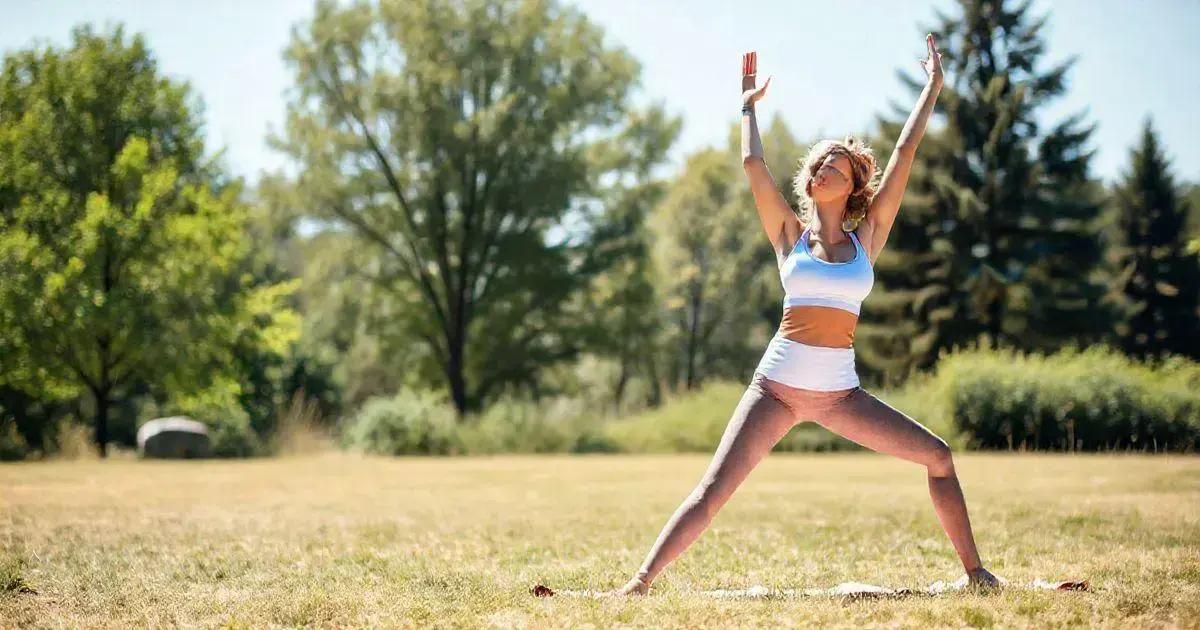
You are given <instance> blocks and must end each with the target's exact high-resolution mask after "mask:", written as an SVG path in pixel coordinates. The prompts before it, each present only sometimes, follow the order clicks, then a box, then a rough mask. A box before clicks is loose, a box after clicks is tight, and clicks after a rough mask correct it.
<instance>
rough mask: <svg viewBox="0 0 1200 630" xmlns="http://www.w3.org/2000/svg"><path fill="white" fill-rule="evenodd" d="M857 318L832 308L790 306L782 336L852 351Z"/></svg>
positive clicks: (781, 327)
mask: <svg viewBox="0 0 1200 630" xmlns="http://www.w3.org/2000/svg"><path fill="white" fill-rule="evenodd" d="M857 324H858V316H857V315H855V314H854V313H851V312H850V311H847V310H845V309H841V308H836V307H832V306H815V305H807V304H806V305H802V306H789V307H787V308H785V309H784V311H783V321H782V322H781V323H780V324H779V332H780V334H781V335H783V337H785V338H787V339H791V340H792V341H796V342H799V343H803V344H807V345H810V346H823V347H826V348H850V347H852V346H853V344H854V328H855V326H856V325H857Z"/></svg>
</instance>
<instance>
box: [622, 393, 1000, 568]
mask: <svg viewBox="0 0 1200 630" xmlns="http://www.w3.org/2000/svg"><path fill="white" fill-rule="evenodd" d="M804 421H815V422H816V423H818V424H820V425H821V426H823V427H825V428H827V429H829V430H830V431H832V432H834V433H837V434H838V435H841V436H843V437H845V438H847V439H849V440H852V441H854V442H857V443H858V444H861V445H863V446H865V447H867V448H870V449H872V450H876V451H880V452H884V453H888V454H891V455H895V456H897V457H901V458H903V459H907V460H909V461H913V462H917V463H920V464H924V465H925V466H927V467H928V469H929V487H930V493H931V495H932V497H933V501H934V505H935V507H936V508H937V510H938V516H939V519H940V520H941V522H942V525H943V527H944V528H945V529H946V531H947V533H948V534H949V535H950V537H951V539H952V541H953V542H954V544H955V548H956V550H958V552H959V554H960V556H962V557H963V559H964V565H968V566H969V565H972V564H978V555H977V554H976V553H975V545H974V541H973V539H972V538H971V534H970V524H969V522H968V521H967V515H966V506H965V504H964V502H963V499H962V490H961V488H959V485H958V479H957V477H956V476H955V474H954V464H953V461H952V459H951V454H950V447H949V446H947V445H946V442H945V441H943V440H942V439H941V438H939V437H938V436H936V435H934V433H933V432H931V431H930V430H929V429H927V428H925V427H924V426H923V425H921V424H920V423H919V422H917V421H916V420H913V419H912V418H910V417H908V416H907V415H905V414H904V413H902V412H900V411H898V410H896V409H895V408H893V407H891V406H890V405H888V404H887V403H885V402H883V401H882V400H880V399H878V398H876V397H875V396H874V395H873V394H871V393H869V392H867V391H866V390H865V389H863V388H862V387H854V388H851V389H842V390H836V391H816V390H807V389H798V388H795V387H791V386H788V385H784V384H783V383H779V382H777V381H773V380H771V379H768V378H766V377H765V376H763V375H762V374H761V373H759V372H755V373H754V377H753V378H752V379H751V381H750V384H749V386H748V387H747V388H746V392H745V394H743V395H742V399H741V401H740V402H739V403H738V405H737V408H736V409H734V411H733V417H732V418H730V420H729V425H728V426H727V427H726V428H725V433H724V434H723V435H722V436H721V442H720V444H719V445H718V446H717V450H716V452H715V453H714V454H713V458H712V462H711V463H710V464H709V466H708V469H707V470H706V471H705V473H704V476H703V477H702V478H701V479H700V483H699V484H698V485H697V486H696V489H695V490H693V491H692V493H691V494H690V495H688V497H687V498H686V499H685V500H684V501H683V504H682V505H680V506H679V508H678V509H677V510H676V511H675V513H674V514H673V515H672V516H671V518H670V520H668V521H667V524H666V526H665V527H663V530H662V533H660V534H659V536H658V540H657V541H655V543H654V546H653V547H652V548H651V549H650V553H649V554H648V555H647V556H646V559H645V561H644V562H643V563H642V566H641V569H640V570H639V571H638V573H637V577H638V578H640V579H641V580H642V581H643V582H645V583H646V584H650V583H651V582H652V581H653V580H654V578H655V577H657V576H658V574H659V573H660V572H661V571H662V570H663V569H664V568H665V567H666V566H667V565H668V564H670V563H671V561H672V560H674V559H675V558H676V557H678V556H679V554H681V553H683V551H684V550H685V549H687V548H688V547H689V546H690V545H691V544H692V543H693V542H694V541H695V540H696V539H697V538H699V536H700V534H701V533H702V532H703V531H704V530H705V529H706V528H707V527H708V525H709V523H711V522H712V520H713V517H714V516H715V515H716V514H717V511H718V510H720V509H721V507H722V506H723V505H725V502H726V501H728V500H729V497H730V496H732V495H733V492H734V490H736V489H737V487H738V486H739V485H740V484H741V483H742V481H743V480H744V479H745V478H746V476H747V475H749V474H750V471H751V470H753V469H754V467H755V466H756V465H757V464H758V462H759V461H761V460H762V458H763V457H765V456H766V455H767V453H769V452H770V451H771V449H772V447H774V446H775V444H776V443H777V442H779V440H780V439H782V438H783V436H784V435H786V434H787V432H788V431H789V430H790V429H791V428H792V427H793V426H795V425H796V424H797V423H799V422H804Z"/></svg>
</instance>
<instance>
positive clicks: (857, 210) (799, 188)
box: [610, 35, 1006, 595]
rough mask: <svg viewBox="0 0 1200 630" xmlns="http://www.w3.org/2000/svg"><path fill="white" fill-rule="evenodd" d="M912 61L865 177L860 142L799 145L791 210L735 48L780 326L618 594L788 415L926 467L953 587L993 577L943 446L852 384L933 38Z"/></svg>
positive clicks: (746, 141)
mask: <svg viewBox="0 0 1200 630" xmlns="http://www.w3.org/2000/svg"><path fill="white" fill-rule="evenodd" d="M926 45H927V46H928V49H929V54H928V57H927V58H926V59H924V60H923V61H922V65H923V67H924V68H925V71H926V73H927V74H928V81H927V82H926V85H925V89H924V90H923V91H922V92H921V97H920V99H919V100H918V101H917V105H916V108H914V109H913V112H912V114H911V115H910V116H909V117H908V121H907V122H906V123H905V125H904V131H903V132H901V134H900V138H899V140H898V141H897V144H896V149H895V151H893V152H892V156H891V159H890V160H889V161H888V165H887V169H886V170H885V171H884V173H883V177H882V179H881V180H880V181H879V182H878V187H877V186H876V182H875V179H876V177H875V176H876V174H877V173H876V166H875V158H874V155H873V154H872V152H871V149H869V148H867V147H866V146H865V145H864V144H863V143H862V142H861V141H859V140H857V139H855V138H853V137H849V138H847V139H846V140H845V141H844V142H836V141H828V140H827V141H823V142H819V143H817V144H816V145H815V146H813V147H812V149H811V150H810V151H809V153H808V156H807V157H806V158H805V159H804V162H803V164H802V165H801V167H800V170H799V172H798V173H796V176H795V179H794V186H795V191H796V195H797V197H798V199H799V205H800V211H799V216H797V214H796V213H794V212H793V211H792V209H791V207H790V206H788V204H787V201H785V200H784V198H783V195H781V194H780V193H779V190H778V188H777V187H776V186H775V180H774V179H773V178H772V177H771V173H770V171H769V170H767V165H766V162H764V161H763V148H762V141H761V139H760V138H759V134H758V124H757V121H756V120H755V116H754V104H755V103H756V102H757V101H758V100H760V99H761V98H763V96H764V95H765V94H766V91H767V86H768V85H770V83H771V80H770V78H768V79H767V81H766V82H765V83H764V84H763V85H762V87H756V86H755V74H756V69H757V65H758V59H757V55H756V53H753V52H750V53H746V54H745V55H743V57H742V164H743V166H744V168H745V171H746V176H747V177H748V178H749V180H750V189H751V191H752V192H753V194H754V203H755V205H756V206H757V209H758V216H759V219H761V220H762V226H763V229H764V230H765V231H766V234H767V238H768V239H770V241H771V245H772V247H774V249H775V257H776V259H777V263H778V265H779V274H780V279H781V281H782V282H783V289H784V313H783V322H782V323H781V324H780V327H779V331H778V332H777V333H776V334H775V336H774V338H773V339H772V340H771V342H770V344H769V345H768V346H767V349H766V352H765V353H764V354H763V357H762V360H761V361H760V362H759V364H758V367H757V369H756V370H755V373H754V376H753V378H752V379H751V381H750V384H749V386H748V387H747V389H746V392H745V394H743V396H742V399H741V401H740V402H739V403H738V405H737V408H736V409H735V410H734V412H733V417H732V418H731V419H730V421H729V425H728V426H727V427H726V429H725V432H724V434H723V435H722V437H721V442H720V444H719V445H718V446H717V450H716V453H715V454H714V455H713V459H712V462H711V463H710V464H709V466H708V469H707V470H706V471H705V473H704V476H703V477H702V478H701V479H700V483H699V484H698V485H697V486H696V489H695V490H693V491H692V493H691V494H690V495H688V497H687V498H686V499H685V500H684V502H683V504H682V505H680V506H679V508H678V509H677V510H676V511H675V513H674V514H673V515H672V516H671V518H670V520H668V521H667V524H666V526H665V527H664V528H663V530H662V533H660V534H659V536H658V540H657V541H656V542H655V543H654V546H653V547H652V548H651V549H650V553H649V554H648V555H647V556H646V559H645V562H643V563H642V566H641V569H640V570H639V571H638V572H637V574H636V575H635V576H634V577H633V578H632V579H630V580H629V582H628V583H627V584H626V585H625V586H624V587H622V588H620V589H617V590H616V591H612V592H610V593H611V594H618V595H632V594H644V593H645V592H646V591H647V590H648V589H649V588H650V584H651V582H653V581H654V578H655V577H656V576H658V574H659V573H660V572H661V571H662V570H663V569H664V568H665V567H666V566H667V565H668V564H669V563H670V562H671V561H672V560H674V559H675V558H676V557H678V556H679V554H681V553H683V551H684V550H685V549H687V548H688V546H690V545H691V544H692V543H693V542H694V541H695V540H696V539H697V538H698V537H699V536H700V534H701V533H702V532H703V531H704V530H705V529H706V528H707V527H708V525H709V523H711V522H712V520H713V517H714V516H715V515H716V514H717V511H718V510H720V509H721V506H723V505H724V504H725V502H726V501H728V500H729V497H730V496H731V495H732V494H733V492H734V491H735V490H736V489H737V487H738V485H739V484H741V483H742V481H743V480H744V479H745V478H746V476H747V475H749V474H750V471H751V470H753V469H754V467H755V465H757V464H758V462H759V461H760V460H762V458H763V457H764V456H766V455H767V453H769V452H770V451H771V448H772V447H773V446H775V444H776V443H777V442H778V441H779V440H780V439H781V438H783V436H784V435H785V434H787V432H788V431H789V430H790V429H791V428H792V427H793V426H795V425H796V423H798V422H804V421H813V422H816V423H818V424H820V425H821V426H823V427H825V428H827V429H829V430H830V431H833V432H834V433H836V434H838V435H841V436H843V437H845V438H847V439H850V440H853V441H854V442H857V443H858V444H861V445H863V446H865V447H867V448H870V449H872V450H875V451H879V452H882V453H888V454H890V455H895V456H897V457H901V458H903V459H906V460H909V461H912V462H916V463H918V464H921V465H923V466H925V467H926V469H927V470H928V478H929V494H930V496H931V497H932V498H933V505H934V508H935V510H936V512H937V517H938V520H939V521H940V523H941V525H942V528H943V529H945V530H946V534H947V535H948V536H949V537H950V541H951V542H952V543H953V545H954V550H955V551H956V552H958V556H959V558H960V559H961V560H962V563H963V567H964V568H965V570H966V575H965V578H966V580H965V581H966V583H967V584H968V585H970V586H972V587H986V588H992V587H997V586H1000V585H1001V584H1003V583H1006V580H1004V579H1003V578H997V577H996V576H993V575H992V574H991V573H989V572H988V570H987V569H985V568H983V563H982V562H981V561H980V559H979V552H978V551H977V550H976V549H975V540H974V537H973V536H972V534H971V522H970V520H969V519H968V518H967V506H966V503H965V501H964V499H963V493H962V488H961V487H960V486H959V484H958V477H957V475H956V474H955V472H954V460H953V457H952V456H951V452H950V448H949V446H947V445H946V442H945V441H944V440H942V439H941V438H939V437H938V436H936V435H934V434H933V433H932V432H931V431H929V429H927V428H925V427H924V426H923V425H921V424H920V423H919V422H917V421H916V420H914V419H912V418H910V417H908V416H906V415H905V414H903V413H902V412H900V411H897V410H896V409H894V408H892V407H891V406H889V405H888V404H887V403H885V402H883V401H882V400H879V399H878V398H876V397H875V396H874V395H872V394H871V393H869V392H867V391H866V390H864V389H863V388H862V387H861V386H860V385H859V380H858V374H857V372H856V371H855V364H854V348H853V345H852V341H853V339H854V329H855V325H856V323H857V320H858V314H859V307H860V305H861V303H862V301H863V299H864V298H866V297H867V294H868V293H870V291H871V287H872V285H873V284H874V265H875V260H876V259H878V257H879V252H880V251H882V250H883V246H884V244H885V243H886V242H887V237H888V233H889V232H890V231H891V229H892V224H893V222H894V221H895V219H896V214H897V213H898V212H899V210H900V200H901V198H902V197H903V196H904V189H905V187H906V186H907V185H908V174H909V170H910V168H911V167H912V162H913V156H914V154H915V153H916V150H917V144H918V143H920V141H921V137H922V136H923V135H924V133H925V125H926V123H927V122H928V120H929V115H930V113H931V112H932V111H933V104H934V101H936V100H937V96H938V93H939V92H940V91H941V88H942V64H941V54H940V53H939V52H938V50H937V43H936V42H935V41H934V38H933V35H929V36H928V37H927V38H926Z"/></svg>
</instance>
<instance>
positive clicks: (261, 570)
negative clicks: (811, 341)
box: [0, 453, 1200, 627]
mask: <svg viewBox="0 0 1200 630" xmlns="http://www.w3.org/2000/svg"><path fill="white" fill-rule="evenodd" d="M707 462H708V456H707V455H667V456H628V455H617V456H610V455H594V456H511V457H510V456H501V457H470V458H420V457H409V458H360V457H357V456H352V455H345V454H340V453H324V454H306V455H303V456H287V457H281V458H274V459H260V460H249V461H187V462H164V461H137V460H134V459H128V458H124V459H121V458H118V459H117V460H110V461H107V462H102V461H78V462H67V461H58V462H45V463H20V464H6V465H2V466H0V586H3V587H4V589H3V590H2V591H0V625H2V626H5V627H13V626H29V625H32V626H35V627H63V626H72V627H80V626H88V627H130V626H138V627H145V626H164V625H165V626H175V625H182V626H193V627H195V626H200V627H213V626H226V627H262V626H297V625H310V624H311V625H317V626H347V625H352V626H359V625H371V626H396V625H408V626H430V625H436V626H455V627H460V626H501V627H524V626H533V627H543V626H554V627H580V626H585V627H586V626H591V627H611V626H653V627H664V626H666V627H728V626H811V625H817V624H819V625H836V626H854V627H860V626H879V625H882V626H888V627H897V626H900V627H927V626H955V627H962V626H989V625H997V626H1004V627H1011V626H1037V627H1045V626H1052V627H1053V626H1078V625H1088V626H1098V627H1105V626H1107V627H1130V626H1172V625H1178V626H1192V627H1196V626H1197V624H1198V623H1200V622H1198V621H1197V620H1198V619H1200V510H1198V509H1197V507H1198V506H1200V460H1197V459H1196V458H1195V457H1162V456H1160V457H1148V456H1126V455H1074V456H1070V455H1034V454H1024V455H1000V454H997V455H991V454H959V455H957V456H956V462H957V467H958V470H959V474H960V477H961V478H962V481H963V485H964V489H965V492H966V495H967V500H968V503H969V505H970V507H971V516H972V519H973V524H974V527H975V530H976V536H977V538H978V540H979V542H980V547H981V551H982V553H983V555H984V558H985V560H986V562H987V564H988V566H989V567H990V568H991V569H992V570H993V571H994V572H996V573H998V574H1000V575H1003V576H1005V577H1007V578H1009V579H1010V580H1012V581H1015V582H1027V581H1029V580H1032V579H1033V578H1038V577H1040V578H1046V579H1067V578H1087V579H1089V580H1091V583H1092V585H1093V587H1094V592H1090V593H1078V592H1050V591H1042V592H1036V591H1010V592H1007V593H1000V594H996V595H990V596H989V595H969V594H950V595H943V596H939V597H936V598H912V599H902V600H895V601H893V600H880V601H863V602H854V603H845V602H841V601H838V600H833V599H791V600H770V601H747V600H733V601H728V600H717V599H714V598H711V597H704V596H702V595H701V594H700V592H701V591H706V590H711V589H717V588H741V587H747V586H751V585H754V584H762V585H765V586H768V587H773V588H809V587H828V586H833V585H835V584H837V583H839V582H843V581H862V582H870V583H875V584H884V585H888V586H912V587H920V586H924V585H927V584H929V583H930V582H932V581H934V580H938V579H944V580H952V579H954V578H956V577H958V575H959V574H960V573H961V566H960V565H959V564H958V561H957V559H956V558H955V556H954V555H953V551H952V549H951V547H950V545H949V542H948V541H947V540H946V538H945V537H944V535H943V534H942V533H941V530H940V529H939V528H938V526H937V521H936V517H935V515H934V513H933V509H932V506H931V504H930V502H929V498H928V493H927V488H926V485H925V478H924V472H923V470H921V469H920V468H918V467H916V466H914V465H912V464H909V463H906V462H902V461H898V460H893V459H889V458H886V457H884V456H879V455H875V454H872V453H852V454H822V455H793V454H788V453H775V454H773V455H772V456H771V457H769V458H768V459H767V460H766V461H765V462H764V463H763V464H762V465H761V466H760V467H759V468H758V469H757V470H755V471H754V473H753V474H752V475H751V476H750V478H749V480H748V481H747V482H746V484H745V485H744V486H743V487H742V488H741V489H740V490H739V492H738V493H737V494H736V495H735V496H734V498H733V500H732V501H731V502H730V503H729V504H728V505H727V506H726V507H725V509H724V510H723V511H722V512H721V513H720V514H719V515H718V516H717V519H716V521H715V522H714V523H713V525H712V527H711V528H710V529H709V530H708V531H707V532H705V534H704V535H703V536H702V537H701V538H700V540H699V541H698V542H697V543H696V545H694V546H693V547H692V548H691V549H690V550H688V552H687V553H686V554H684V555H683V556H682V557H681V558H680V559H679V560H677V561H676V562H675V563H674V564H673V565H671V566H670V567H668V568H667V570H666V572H665V573H664V574H663V575H662V576H661V577H660V578H659V580H658V581H657V582H656V583H655V585H654V589H653V591H652V593H651V595H650V596H649V597H647V598H643V599H634V600H629V601H620V600H589V599H569V598H561V597H552V598H536V597H533V596H531V595H530V594H529V588H530V587H531V586H533V585H534V584H536V583H543V584H547V585H550V586H552V587H555V588H570V589H591V588H611V587H615V586H618V585H620V584H622V583H623V582H624V581H625V579H626V578H627V577H628V576H629V575H630V574H631V573H632V572H633V571H634V570H636V568H637V567H638V565H639V563H640V562H641V560H642V557H643V554H645V553H646V551H647V549H648V548H649V546H650V544H651V543H652V542H653V540H654V538H655V536H657V535H658V532H659V528H661V527H662V525H663V523H664V522H665V521H666V519H667V517H668V516H669V515H670V513H671V511H673V510H674V509H675V507H676V506H677V505H678V502H679V501H680V500H681V499H682V498H683V497H684V496H685V495H686V494H687V493H688V492H689V491H690V490H691V488H692V485H693V484H694V483H695V482H696V480H697V479H698V478H699V476H700V474H701V472H702V471H703V469H704V467H705V466H706V465H707Z"/></svg>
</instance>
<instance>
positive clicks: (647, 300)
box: [574, 109, 682, 414]
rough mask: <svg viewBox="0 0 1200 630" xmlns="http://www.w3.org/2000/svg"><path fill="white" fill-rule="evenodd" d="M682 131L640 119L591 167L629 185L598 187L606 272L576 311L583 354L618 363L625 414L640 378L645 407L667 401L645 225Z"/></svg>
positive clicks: (617, 402)
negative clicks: (663, 165)
mask: <svg viewBox="0 0 1200 630" xmlns="http://www.w3.org/2000/svg"><path fill="white" fill-rule="evenodd" d="M681 127H682V120H680V119H678V118H673V119H668V118H667V117H666V116H665V115H664V113H663V112H662V111H661V110H658V109H654V110H650V111H648V112H645V113H635V114H633V115H632V116H631V120H630V123H629V124H628V125H627V127H626V130H625V131H624V132H623V133H622V134H620V135H619V136H617V137H616V138H615V139H614V141H613V142H610V143H606V144H599V145H597V146H596V147H595V150H594V151H593V156H592V159H591V162H592V163H593V164H594V165H595V168H594V169H593V172H594V173H596V174H598V176H600V177H603V176H604V175H605V174H608V173H623V174H624V175H625V177H624V179H623V180H621V181H617V182H615V183H614V184H612V185H610V186H607V187H605V186H602V185H601V184H600V183H599V182H596V184H595V186H594V187H595V188H596V189H598V190H602V191H603V197H602V200H603V202H604V203H603V207H604V210H603V212H602V215H601V217H600V219H598V220H597V222H596V225H597V227H596V230H595V231H594V239H595V242H596V243H597V246H596V250H595V252H596V254H595V257H594V258H595V260H596V265H597V266H598V267H599V268H601V269H603V271H601V272H598V273H597V274H596V275H595V276H594V277H593V278H592V281H591V283H590V285H589V287H588V288H587V290H585V291H581V292H579V293H577V294H576V297H577V298H578V299H579V300H580V301H581V304H580V305H579V306H578V308H576V309H574V310H575V311H576V312H579V313H582V314H583V315H584V318H585V322H586V323H587V324H588V325H587V326H586V327H585V330H586V331H587V336H586V337H585V339H584V341H583V343H584V349H585V350H586V351H587V352H590V353H592V354H595V355H597V356H600V357H606V358H609V359H611V360H613V361H614V362H615V363H616V374H615V377H614V378H615V381H614V382H613V383H612V384H611V395H612V403H613V408H614V411H615V413H618V414H619V413H620V412H621V405H622V402H623V401H624V399H625V395H626V392H627V390H628V387H629V385H630V382H631V381H632V380H634V379H636V378H641V379H642V380H643V381H645V382H646V384H647V385H648V387H646V391H647V393H648V395H647V399H646V400H644V401H640V402H641V403H648V404H656V403H657V402H658V401H659V400H660V397H661V392H660V391H659V389H658V385H659V382H658V364H657V363H656V359H657V358H658V354H659V353H658V351H657V350H658V349H657V343H658V341H659V339H660V337H661V335H660V331H661V324H662V320H661V317H660V314H661V313H660V309H659V303H658V294H657V292H656V290H655V285H654V279H655V275H654V269H653V261H652V258H651V255H650V248H651V234H650V232H649V228H648V227H647V225H646V222H647V219H648V217H649V216H650V214H651V213H652V212H653V210H654V208H655V207H656V206H657V204H658V203H659V202H660V201H661V200H662V197H663V194H664V193H665V190H666V181H664V180H662V179H659V178H656V177H655V174H654V170H655V167H656V166H658V165H659V163H660V162H661V160H662V159H663V156H664V155H665V154H666V152H667V150H668V149H669V148H670V146H671V145H672V144H673V143H674V142H675V139H676V138H677V137H678V135H679V130H680V128H681Z"/></svg>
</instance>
